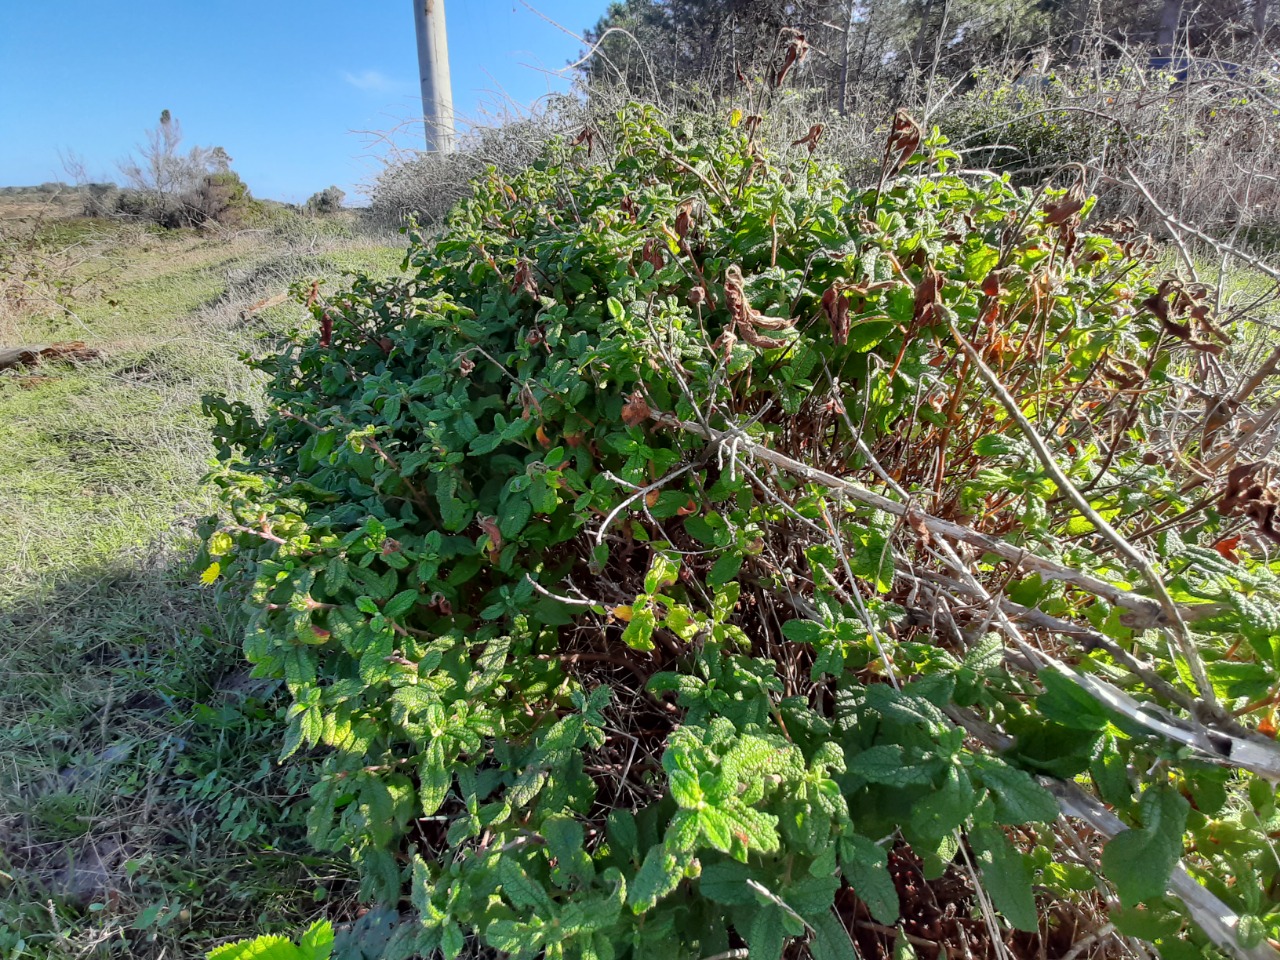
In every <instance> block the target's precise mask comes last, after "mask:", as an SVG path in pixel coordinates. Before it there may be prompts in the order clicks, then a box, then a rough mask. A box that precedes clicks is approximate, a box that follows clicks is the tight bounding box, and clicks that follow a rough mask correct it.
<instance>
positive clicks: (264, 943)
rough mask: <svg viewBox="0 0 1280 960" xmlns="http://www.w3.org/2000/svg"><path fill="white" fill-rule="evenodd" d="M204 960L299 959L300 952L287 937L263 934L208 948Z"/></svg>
mask: <svg viewBox="0 0 1280 960" xmlns="http://www.w3.org/2000/svg"><path fill="white" fill-rule="evenodd" d="M206 960H301V954H300V953H299V952H298V948H297V947H296V946H294V945H293V942H292V941H290V940H289V939H288V938H287V937H280V936H276V935H275V934H263V935H262V936H260V937H257V938H255V939H253V940H237V941H236V942H235V943H224V944H223V945H222V946H220V947H216V948H214V949H213V950H210V951H209V953H208V954H206Z"/></svg>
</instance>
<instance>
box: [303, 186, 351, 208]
mask: <svg viewBox="0 0 1280 960" xmlns="http://www.w3.org/2000/svg"><path fill="white" fill-rule="evenodd" d="M346 198H347V194H346V192H345V191H344V190H343V189H342V188H341V187H336V186H335V187H325V188H324V189H323V190H321V191H320V192H318V193H313V194H312V195H311V199H309V200H308V201H307V213H315V214H325V213H337V212H338V211H339V210H341V209H342V201H343V200H345V199H346Z"/></svg>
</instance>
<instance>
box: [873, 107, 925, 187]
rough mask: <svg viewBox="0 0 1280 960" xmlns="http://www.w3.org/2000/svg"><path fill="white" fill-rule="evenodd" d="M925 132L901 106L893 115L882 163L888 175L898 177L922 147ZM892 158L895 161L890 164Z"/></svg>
mask: <svg viewBox="0 0 1280 960" xmlns="http://www.w3.org/2000/svg"><path fill="white" fill-rule="evenodd" d="M923 138H924V132H923V131H922V130H921V129H920V124H918V123H916V120H915V118H914V117H913V116H911V114H909V113H907V111H906V109H904V108H903V107H899V108H898V110H897V112H896V113H894V115H893V127H892V128H891V129H890V130H889V139H888V140H887V141H886V142H885V145H884V158H883V160H882V161H881V165H882V166H883V167H884V169H885V176H886V177H896V176H897V175H898V174H899V173H901V172H902V168H903V167H905V166H906V165H907V161H908V160H910V159H911V157H912V155H913V154H914V153H915V152H916V150H918V149H919V148H920V141H921V140H922V139H923ZM890 160H892V161H893V163H892V166H890Z"/></svg>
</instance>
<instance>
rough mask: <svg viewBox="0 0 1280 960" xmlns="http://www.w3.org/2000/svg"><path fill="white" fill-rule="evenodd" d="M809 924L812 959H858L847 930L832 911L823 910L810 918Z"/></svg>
mask: <svg viewBox="0 0 1280 960" xmlns="http://www.w3.org/2000/svg"><path fill="white" fill-rule="evenodd" d="M809 925H810V926H812V927H813V939H812V940H811V941H810V942H809V955H810V956H811V957H812V958H813V960H860V958H859V957H858V951H857V950H856V949H855V948H854V946H853V940H851V939H850V938H849V931H848V930H846V929H845V926H844V923H843V922H841V920H840V918H839V917H837V916H836V915H835V913H834V911H831V910H824V911H823V912H822V913H820V914H818V915H817V916H815V917H813V918H812V919H810V920H809Z"/></svg>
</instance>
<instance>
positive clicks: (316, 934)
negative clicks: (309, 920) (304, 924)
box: [298, 920, 333, 960]
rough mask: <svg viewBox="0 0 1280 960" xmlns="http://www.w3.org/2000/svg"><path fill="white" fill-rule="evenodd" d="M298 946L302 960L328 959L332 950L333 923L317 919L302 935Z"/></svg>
mask: <svg viewBox="0 0 1280 960" xmlns="http://www.w3.org/2000/svg"><path fill="white" fill-rule="evenodd" d="M298 947H299V953H300V954H301V956H302V960H329V954H331V953H332V952H333V924H332V923H330V922H329V921H328V920H317V921H316V922H315V923H313V924H312V925H311V926H310V927H309V928H308V929H307V932H306V933H304V934H303V935H302V940H301V941H299V943H298Z"/></svg>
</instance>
